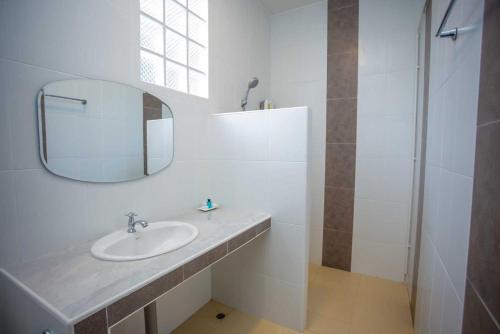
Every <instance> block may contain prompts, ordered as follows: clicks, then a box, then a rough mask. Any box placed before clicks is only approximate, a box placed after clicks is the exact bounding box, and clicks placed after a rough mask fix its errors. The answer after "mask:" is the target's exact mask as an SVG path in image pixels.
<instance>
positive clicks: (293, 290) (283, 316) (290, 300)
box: [265, 278, 307, 330]
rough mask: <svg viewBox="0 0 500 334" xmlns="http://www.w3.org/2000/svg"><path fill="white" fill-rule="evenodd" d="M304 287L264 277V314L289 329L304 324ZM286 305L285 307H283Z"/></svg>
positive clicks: (305, 287) (300, 326) (301, 326)
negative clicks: (265, 293)
mask: <svg viewBox="0 0 500 334" xmlns="http://www.w3.org/2000/svg"><path fill="white" fill-rule="evenodd" d="M304 289H307V286H297V285H293V284H290V283H288V282H285V281H280V280H277V279H274V278H267V279H266V292H267V295H266V308H265V312H266V315H268V317H269V318H270V319H272V320H274V321H275V322H277V323H278V324H282V325H284V326H286V327H288V328H291V329H295V330H297V329H300V328H304V326H305V321H304V320H305V315H304V312H303V309H302V307H303V305H304V303H305V300H304ZM284 305H286V307H283V306H284Z"/></svg>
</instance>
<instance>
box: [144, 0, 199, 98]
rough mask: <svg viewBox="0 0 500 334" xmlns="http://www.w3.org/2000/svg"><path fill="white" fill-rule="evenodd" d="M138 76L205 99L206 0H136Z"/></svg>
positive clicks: (145, 80)
mask: <svg viewBox="0 0 500 334" xmlns="http://www.w3.org/2000/svg"><path fill="white" fill-rule="evenodd" d="M140 50H141V52H140V77H141V80H142V81H144V82H149V83H152V84H155V85H160V86H165V87H167V88H170V89H174V90H177V91H180V92H184V93H188V94H191V95H197V96H201V97H205V98H208V0H140Z"/></svg>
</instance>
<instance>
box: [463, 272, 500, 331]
mask: <svg viewBox="0 0 500 334" xmlns="http://www.w3.org/2000/svg"><path fill="white" fill-rule="evenodd" d="M465 300H466V303H465V305H464V320H463V326H462V334H500V329H499V328H498V327H497V326H496V325H495V322H494V321H493V319H492V318H491V317H490V315H489V314H488V311H487V310H486V309H485V308H484V305H483V303H481V300H480V299H479V297H478V295H477V294H476V292H475V291H474V289H473V288H472V286H471V284H470V282H469V281H467V286H466V288H465Z"/></svg>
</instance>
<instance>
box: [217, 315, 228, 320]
mask: <svg viewBox="0 0 500 334" xmlns="http://www.w3.org/2000/svg"><path fill="white" fill-rule="evenodd" d="M215 317H216V318H217V319H219V320H222V319H224V318H225V317H226V315H225V314H224V313H217V315H216V316H215Z"/></svg>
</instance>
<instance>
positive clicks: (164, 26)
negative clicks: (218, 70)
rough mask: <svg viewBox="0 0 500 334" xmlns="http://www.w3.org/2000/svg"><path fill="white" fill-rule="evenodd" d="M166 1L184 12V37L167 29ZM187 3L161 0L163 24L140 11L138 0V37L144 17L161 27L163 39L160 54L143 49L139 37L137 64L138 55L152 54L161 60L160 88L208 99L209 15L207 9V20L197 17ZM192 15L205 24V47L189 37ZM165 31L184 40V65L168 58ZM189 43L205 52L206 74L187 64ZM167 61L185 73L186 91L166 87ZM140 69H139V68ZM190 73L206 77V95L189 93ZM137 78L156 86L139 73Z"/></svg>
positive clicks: (187, 0) (173, 30) (175, 0)
mask: <svg viewBox="0 0 500 334" xmlns="http://www.w3.org/2000/svg"><path fill="white" fill-rule="evenodd" d="M166 1H172V2H174V3H175V4H177V5H179V6H181V7H182V9H183V10H184V13H185V16H186V35H184V34H182V33H180V32H178V31H176V30H175V29H173V28H171V27H169V26H168V25H167V22H166V17H165V16H166V14H165V11H166ZM189 1H190V0H186V5H183V4H182V3H181V2H179V1H177V0H161V3H162V18H163V22H161V21H160V20H158V19H157V18H155V17H153V16H152V15H150V14H148V13H146V12H144V11H143V10H142V9H141V5H140V0H139V36H140V35H141V23H140V22H141V19H142V17H145V18H147V19H149V20H151V21H153V22H155V23H157V24H159V25H160V26H161V27H162V38H163V54H160V53H158V52H156V51H153V50H150V49H148V48H145V47H143V46H142V45H141V40H140V37H139V63H140V62H141V59H140V58H141V57H140V54H141V52H146V53H149V54H152V55H154V56H157V57H160V58H162V60H163V84H162V87H165V88H167V89H171V90H174V91H176V92H180V93H185V94H188V95H192V96H197V97H201V98H206V99H208V98H209V95H210V89H209V67H210V59H209V42H210V41H209V39H210V38H209V15H208V12H209V11H208V8H207V18H206V19H205V18H203V17H202V16H200V15H198V14H197V13H196V12H194V11H192V10H191V9H190V8H189ZM208 3H209V1H208V0H207V7H208V5H209V4H208ZM190 14H191V15H193V16H195V17H196V18H198V19H199V20H201V21H202V22H203V23H204V24H206V29H207V31H206V33H207V42H206V45H203V44H202V43H200V42H198V41H196V40H194V39H192V38H191V37H189V28H190V24H189V15H190ZM167 30H168V31H169V32H170V33H174V34H176V35H177V36H180V37H182V38H184V39H185V40H186V63H185V64H183V63H181V62H179V61H177V60H175V59H172V58H170V57H168V56H167V43H166V37H167ZM189 43H194V44H195V45H197V46H199V47H201V48H203V49H204V50H205V52H206V61H207V69H206V72H204V71H202V70H200V69H198V68H196V67H193V66H191V64H190V62H189V51H190V47H189ZM167 61H169V62H171V63H174V64H176V65H178V66H182V67H183V68H184V69H185V71H186V91H184V90H178V89H175V88H171V87H167ZM139 68H140V67H139ZM191 71H194V72H196V73H198V74H201V75H203V76H205V77H206V83H207V91H206V95H203V96H202V95H199V94H194V93H192V92H191V85H190V80H189V78H190V76H189V75H190V72H191ZM139 78H140V80H141V82H145V83H148V84H153V85H157V86H158V84H156V83H153V82H149V81H144V80H142V78H141V75H140V73H139Z"/></svg>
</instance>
